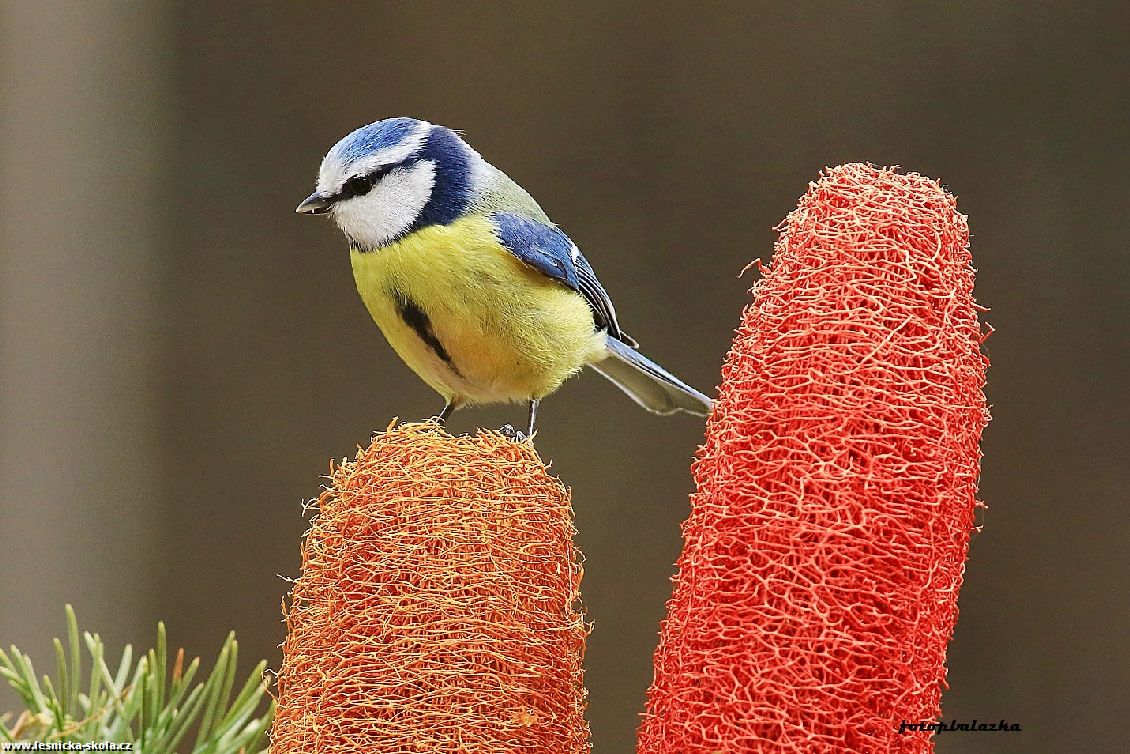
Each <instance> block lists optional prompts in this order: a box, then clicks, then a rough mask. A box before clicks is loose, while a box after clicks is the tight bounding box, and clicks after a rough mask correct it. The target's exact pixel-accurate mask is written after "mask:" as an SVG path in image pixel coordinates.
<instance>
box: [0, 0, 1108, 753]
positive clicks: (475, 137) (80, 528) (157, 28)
mask: <svg viewBox="0 0 1130 754" xmlns="http://www.w3.org/2000/svg"><path fill="white" fill-rule="evenodd" d="M1119 5H1120V4H1117V3H1108V4H1101V3H1093V4H1079V5H1074V4H1067V3H1063V4H1048V3H1035V4H1028V3H1024V4H1021V3H983V2H952V3H941V4H934V5H931V6H929V7H927V6H926V5H925V4H918V3H895V2H880V3H869V4H860V5H855V4H852V5H850V6H847V5H842V4H835V5H833V4H831V3H818V4H807V3H802V4H796V3H743V4H733V5H727V6H711V7H710V8H707V7H705V6H702V7H699V8H697V9H696V10H689V9H685V8H679V7H677V6H675V5H670V6H664V7H658V6H655V5H654V4H652V3H615V4H608V5H606V6H604V7H598V6H595V5H594V6H592V7H591V8H590V9H583V8H581V7H580V6H578V5H577V4H575V3H558V4H552V5H551V4H517V3H513V4H492V5H491V6H490V7H480V6H479V5H478V4H466V5H456V4H454V3H452V4H437V5H429V4H392V3H387V4H375V3H361V2H357V3H349V4H340V3H337V4H328V3H325V4H322V3H309V2H302V3H299V2H291V3H285V4H279V3H267V2H263V3H229V2H220V1H219V0H199V1H198V2H195V3H185V4H176V5H160V4H145V5H144V6H142V5H141V4H125V3H113V2H94V1H92V2H77V0H76V1H75V2H70V3H58V2H33V1H32V0H4V1H3V2H0V87H2V93H0V119H2V120H0V208H2V209H0V218H2V220H0V255H2V256H0V307H2V308H0V644H3V645H5V646H6V645H7V644H9V643H16V644H18V645H19V646H21V647H22V648H24V649H27V650H29V651H31V652H32V653H33V656H34V657H36V658H37V659H39V662H40V664H41V666H42V667H43V668H44V669H46V668H47V667H48V666H49V665H50V661H49V660H50V658H51V654H50V645H49V638H50V637H51V636H54V635H56V634H57V633H59V632H60V631H61V630H62V628H63V612H62V605H63V604H64V603H65V602H68V601H69V602H73V603H74V604H75V605H76V607H77V609H78V613H79V617H80V620H81V622H82V623H83V624H84V625H85V626H87V627H90V628H92V629H97V630H99V631H101V632H102V634H103V635H104V636H105V637H106V638H107V639H108V641H109V642H110V643H111V644H112V645H119V644H121V643H124V642H126V641H133V642H135V644H136V643H146V642H149V641H150V640H151V635H152V627H153V625H154V623H155V622H156V621H157V620H158V619H159V618H160V619H164V620H165V621H167V622H168V624H169V628H170V632H171V637H172V640H174V641H176V642H179V643H183V644H184V645H185V646H187V647H188V648H189V650H190V651H191V652H193V653H201V654H205V655H210V654H212V653H214V651H215V649H216V648H217V647H218V645H219V642H220V641H221V639H222V638H223V635H224V633H225V632H226V631H227V630H229V629H231V628H234V629H236V630H237V632H238V634H239V636H240V638H241V640H242V643H243V649H244V651H245V653H246V654H245V657H246V658H247V659H248V661H249V662H250V659H251V658H253V657H261V656H263V657H267V658H270V660H271V662H272V664H274V665H277V662H278V657H279V654H278V650H277V645H278V643H279V642H280V641H281V640H282V635H283V633H282V632H283V628H282V625H281V623H280V619H279V599H280V597H281V596H282V595H283V593H284V592H285V590H286V584H285V583H284V582H283V581H282V580H280V579H279V578H278V576H277V575H276V574H285V575H296V574H297V571H298V546H299V538H300V536H301V534H302V532H303V531H304V529H305V523H304V521H303V519H302V518H301V517H300V503H301V502H302V500H303V499H304V498H309V497H311V496H314V495H315V494H316V493H317V491H318V488H319V484H320V482H321V479H320V475H321V474H323V473H324V472H325V470H326V467H327V458H329V457H331V456H333V457H339V458H340V457H341V456H343V455H346V454H350V453H352V452H353V450H354V448H355V446H356V445H357V444H358V443H364V442H366V441H367V438H368V437H369V435H370V433H371V432H372V431H373V430H374V429H378V428H383V427H384V426H385V425H386V424H387V423H388V421H389V420H390V418H391V417H393V416H400V417H405V418H418V417H423V416H426V415H429V414H430V413H432V412H434V411H435V410H436V409H438V407H439V400H438V398H437V396H435V395H433V394H431V392H430V391H429V390H428V389H427V388H426V387H425V386H424V385H423V384H422V383H420V382H419V381H418V380H417V379H416V378H415V377H413V376H412V375H411V374H410V373H409V371H408V370H407V368H406V367H404V366H403V365H402V364H401V363H400V361H399V360H398V359H396V358H395V356H394V355H393V354H392V352H391V350H390V349H389V348H388V346H387V345H386V344H385V343H384V341H383V339H382V338H381V335H380V333H379V332H378V330H377V329H376V327H375V326H374V325H373V324H372V323H371V321H370V320H369V318H368V315H367V314H366V313H365V311H364V309H363V307H362V305H361V302H360V300H359V299H358V297H357V295H356V293H355V291H354V287H353V281H352V278H351V274H350V269H349V264H348V261H347V256H346V249H345V244H344V241H343V239H342V238H341V237H340V235H339V234H338V233H337V231H336V230H335V229H334V228H333V227H331V225H330V224H329V223H328V222H324V221H316V220H311V219H310V218H306V217H297V216H295V215H294V213H293V209H294V206H295V204H297V202H298V201H299V200H301V199H302V198H303V197H305V196H306V194H307V193H309V190H310V188H311V186H312V185H313V180H314V177H315V172H316V169H317V166H318V162H319V160H320V159H321V157H322V154H323V153H324V152H325V150H326V149H327V148H328V147H329V146H330V145H331V144H333V143H334V142H335V141H336V140H337V139H338V138H340V137H341V136H342V135H344V134H345V133H346V132H348V131H349V130H351V129H353V128H355V127H356V126H359V125H361V124H364V123H367V122H369V121H372V120H376V119H378V118H384V117H389V116H394V115H413V116H417V117H421V118H425V119H428V120H432V121H434V122H438V123H443V124H445V125H450V126H452V127H456V128H461V129H464V130H465V131H466V134H467V137H468V139H469V140H470V142H471V143H472V144H473V145H474V146H475V147H477V148H478V149H479V151H481V152H482V153H483V154H484V155H485V156H486V157H487V158H488V159H489V160H491V161H493V162H494V163H495V164H497V165H499V166H500V167H502V168H503V169H504V170H506V171H507V172H508V173H509V174H510V175H511V176H512V177H514V178H515V179H516V180H518V181H519V182H520V183H522V184H523V185H524V186H525V187H526V188H528V189H529V190H530V191H531V192H532V193H533V194H534V196H535V197H537V198H538V199H539V200H540V202H541V203H542V205H543V206H544V207H545V208H546V210H547V211H548V212H549V214H550V215H551V216H552V217H553V218H554V219H555V220H556V221H557V222H558V223H560V224H561V225H562V226H563V227H564V228H565V229H566V230H567V231H568V232H569V233H570V235H571V236H572V237H573V238H574V239H575V240H576V241H577V243H578V244H579V245H580V246H581V247H582V248H583V249H585V252H586V254H587V255H588V256H589V258H590V259H591V260H592V261H593V263H594V265H595V266H596V268H597V270H598V271H599V272H600V274H601V277H602V279H603V281H604V283H605V285H606V286H607V287H608V289H609V290H610V292H611V293H612V295H613V297H614V299H615V300H616V302H617V307H618V309H619V311H620V313H621V319H622V320H623V321H624V322H625V324H626V327H627V329H628V330H629V331H630V332H631V333H633V334H634V335H635V336H636V337H637V338H638V339H639V340H640V341H641V342H642V343H643V344H644V346H645V350H646V352H647V353H649V354H650V355H652V356H653V357H655V358H656V359H657V360H659V361H660V362H662V363H663V364H665V365H666V366H668V367H669V368H671V369H672V370H673V371H675V372H676V373H677V374H679V375H681V376H683V377H684V378H685V379H687V380H688V381H689V382H691V383H693V384H696V385H698V386H700V387H703V388H710V387H711V386H713V385H714V384H715V383H716V382H717V379H716V376H717V371H718V367H719V365H720V363H721V361H722V358H723V356H724V354H725V351H726V348H727V345H728V342H729V338H730V334H731V331H732V329H733V327H734V326H735V325H736V324H737V321H738V315H739V311H740V309H741V307H742V306H743V305H744V303H745V302H746V301H747V300H748V295H747V293H746V290H747V288H748V286H749V284H750V283H751V282H752V277H750V276H747V277H745V278H744V279H738V277H737V274H738V272H739V271H740V270H741V269H742V268H743V267H744V266H745V265H746V263H747V262H749V260H751V259H752V258H754V257H758V256H761V257H767V256H768V254H769V253H770V251H771V248H772V242H773V240H774V238H775V234H774V232H773V230H772V228H773V226H774V225H775V224H776V223H777V222H779V221H780V219H781V218H782V217H783V216H784V215H785V214H786V213H787V212H788V211H789V210H790V209H791V208H792V207H793V206H794V204H795V201H796V199H797V197H798V196H799V195H800V194H801V193H802V192H803V191H804V190H805V187H806V183H807V182H808V181H809V180H811V179H813V178H814V177H815V176H816V175H817V172H818V171H819V169H820V168H821V167H823V166H824V165H834V164H838V163H842V162H847V161H853V160H870V161H873V162H877V163H883V164H900V165H902V166H904V167H905V168H907V169H913V170H917V171H920V172H923V173H926V174H929V175H931V176H934V177H937V178H940V179H941V180H942V181H943V182H944V183H945V184H946V185H947V186H949V187H950V188H951V190H953V191H954V192H955V193H957V194H958V195H959V197H960V205H961V208H962V210H963V211H964V212H966V213H968V214H969V216H970V223H971V226H972V230H973V234H974V238H973V243H974V256H975V259H976V264H977V266H978V267H979V269H980V274H979V278H978V297H979V299H980V301H981V302H982V303H984V304H986V305H988V306H991V307H992V308H993V311H992V312H991V313H990V314H989V315H987V320H988V321H989V322H991V323H992V324H993V325H994V326H995V327H996V328H997V330H998V332H997V334H996V335H995V336H993V337H992V338H991V339H990V340H989V342H988V345H987V349H988V351H989V353H990V355H991V357H992V359H993V367H992V370H991V372H990V383H989V388H988V390H989V398H990V401H991V403H992V404H993V406H994V408H993V414H994V417H995V420H994V422H993V423H992V425H991V426H990V427H989V430H988V432H987V434H986V436H985V442H984V450H985V462H984V476H983V485H982V497H983V498H984V499H985V500H986V501H987V502H988V504H989V506H990V509H989V511H988V512H987V513H986V514H985V515H984V516H983V519H984V524H985V530H984V533H983V534H981V535H980V536H978V537H976V539H975V540H974V542H973V547H972V555H971V558H970V561H969V566H968V572H967V578H968V581H967V584H966V587H965V590H964V592H963V593H962V596H961V610H962V612H961V619H960V622H959V625H958V630H957V636H956V638H955V640H954V642H953V644H952V648H951V671H950V680H951V684H952V690H950V691H949V692H948V693H947V694H946V696H945V700H944V702H945V714H946V716H947V718H949V717H956V718H959V719H970V718H978V719H981V720H987V719H991V720H997V719H999V718H1005V719H1007V720H1009V721H1015V722H1019V723H1021V724H1022V725H1023V727H1024V731H1025V732H1024V733H1022V734H1012V735H1005V734H980V735H970V734H957V733H954V734H950V735H946V736H943V737H942V739H941V740H940V741H939V744H938V751H939V752H947V753H949V754H957V753H958V752H987V751H999V752H1063V751H1089V752H1114V751H1124V750H1125V733H1124V731H1122V730H1121V719H1122V715H1123V714H1124V713H1125V712H1126V710H1127V709H1128V708H1130V684H1128V683H1127V681H1128V678H1127V675H1128V671H1127V668H1128V667H1130V650H1128V644H1127V641H1126V638H1127V628H1128V625H1130V621H1128V617H1130V615H1128V613H1130V605H1128V600H1127V586H1128V579H1127V574H1128V573H1130V568H1128V566H1130V556H1128V554H1127V553H1128V551H1130V547H1127V540H1128V537H1130V521H1128V518H1127V511H1126V508H1127V506H1126V503H1127V493H1126V490H1127V488H1128V486H1130V471H1128V469H1127V457H1128V451H1130V430H1128V427H1130V415H1128V414H1130V411H1128V408H1127V407H1128V405H1130V404H1128V402H1127V400H1126V397H1125V389H1126V386H1127V384H1128V383H1130V373H1128V371H1130V370H1128V369H1127V366H1128V355H1127V350H1128V349H1127V340H1128V339H1127V335H1128V332H1127V330H1128V326H1127V325H1128V319H1130V318H1128V316H1127V301H1128V300H1130V261H1128V260H1130V255H1128V254H1127V251H1126V246H1125V239H1126V237H1127V235H1128V233H1130V221H1128V218H1130V191H1128V186H1130V183H1128V181H1127V175H1128V174H1130V151H1128V150H1127V147H1126V134H1127V127H1128V126H1130V117H1128V113H1127V101H1128V100H1127V92H1128V91H1130V76H1128V72H1130V54H1128V53H1127V48H1126V39H1127V28H1128V24H1127V21H1128V19H1127V16H1126V14H1125V13H1124V12H1122V11H1121V10H1118V9H1117V6H1119ZM521 412H522V409H521V408H515V409H511V410H505V409H503V410H479V411H466V412H463V413H462V414H460V415H458V416H457V418H456V419H455V420H454V422H453V427H454V429H455V430H459V431H465V430H468V429H470V428H471V427H473V426H475V425H476V424H483V425H487V426H498V425H499V424H501V423H502V422H504V421H516V420H518V419H520V418H521V416H522V413H521ZM540 418H541V421H540V428H541V433H540V435H539V437H538V448H539V450H540V451H541V453H542V454H543V456H544V457H545V458H547V459H552V461H553V468H554V470H555V472H556V473H558V474H559V475H560V476H561V477H562V478H563V479H564V480H565V481H566V482H567V483H568V484H570V485H571V486H572V487H573V491H574V498H575V504H576V509H577V518H578V526H579V528H580V543H581V545H582V547H583V548H584V550H585V552H586V554H587V556H588V562H587V566H586V571H587V572H586V580H585V589H584V591H585V602H586V604H587V607H588V610H589V611H590V615H591V618H592V620H593V621H595V623H596V631H595V633H594V634H593V636H592V638H591V643H590V645H589V654H588V661H587V665H588V669H589V670H588V685H589V688H590V691H591V707H590V718H591V720H592V728H593V737H594V744H595V751H596V752H597V754H612V753H619V752H629V751H631V750H632V749H633V742H634V729H635V726H636V723H637V720H638V717H637V716H638V713H639V712H640V710H641V709H642V705H643V699H644V690H645V688H646V687H647V685H648V682H649V680H650V677H651V667H650V656H651V652H652V650H653V648H654V644H655V640H656V629H657V624H658V621H659V619H660V617H661V615H662V613H663V604H664V600H665V599H666V598H667V597H668V596H669V592H670V584H669V583H668V580H667V578H668V576H669V575H670V574H671V572H672V566H671V564H672V563H673V561H674V559H675V557H676V555H677V553H678V550H679V546H680V537H679V523H680V521H681V520H682V519H683V518H684V517H685V515H686V512H687V502H686V499H687V498H686V495H687V493H688V492H689V490H690V476H689V472H688V462H689V461H690V458H691V456H692V453H693V451H694V449H695V446H696V444H697V443H698V442H699V441H700V439H701V431H702V424H701V421H698V420H695V419H692V418H688V417H685V416H679V417H673V418H668V419H663V418H657V417H653V416H650V415H648V414H645V413H644V412H642V411H640V410H639V409H638V408H636V406H635V405H634V404H632V403H631V402H629V401H628V400H627V399H625V398H624V397H623V396H622V395H621V394H620V393H619V392H618V391H617V390H615V389H614V388H613V387H612V386H610V385H608V384H606V383H604V382H603V381H602V380H600V379H599V378H598V377H596V376H595V375H591V374H590V375H586V376H584V377H582V378H581V379H578V380H576V381H574V382H572V383H570V384H569V385H568V386H567V387H565V388H564V389H563V390H562V391H561V393H560V394H558V395H557V396H556V397H554V398H553V399H551V400H550V401H547V403H546V404H545V406H544V408H543V412H542V415H541V417H540ZM145 646H148V644H145ZM248 667H249V664H248ZM10 698H11V697H10V696H7V695H5V696H2V697H0V700H3V701H4V702H8V701H9V700H10ZM3 706H8V705H7V704H5V705H3ZM986 736H988V737H986Z"/></svg>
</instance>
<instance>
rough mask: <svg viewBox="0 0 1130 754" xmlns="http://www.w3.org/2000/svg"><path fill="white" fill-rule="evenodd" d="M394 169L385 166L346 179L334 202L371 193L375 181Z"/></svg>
mask: <svg viewBox="0 0 1130 754" xmlns="http://www.w3.org/2000/svg"><path fill="white" fill-rule="evenodd" d="M395 167H397V166H396V165H385V166H383V167H379V168H377V169H376V170H374V171H372V172H370V173H366V174H365V175H355V176H353V177H352V178H348V179H346V181H345V183H344V184H343V185H342V187H341V191H339V192H338V193H337V195H335V196H334V200H335V201H336V200H339V199H352V198H353V197H355V196H364V195H365V194H367V193H369V192H370V191H372V189H373V186H375V185H376V183H377V181H379V180H380V179H381V178H384V177H385V176H386V175H388V174H389V173H390V172H391V171H392V170H393V168H395Z"/></svg>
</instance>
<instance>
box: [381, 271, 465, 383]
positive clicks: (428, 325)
mask: <svg viewBox="0 0 1130 754" xmlns="http://www.w3.org/2000/svg"><path fill="white" fill-rule="evenodd" d="M393 298H394V299H395V300H396V311H397V313H398V314H400V319H402V320H403V321H404V324H406V325H408V326H409V327H411V328H412V331H413V332H414V333H416V335H417V336H419V338H420V340H422V341H424V345H426V346H427V347H428V348H430V349H432V352H433V353H434V354H435V355H436V356H438V357H439V358H440V360H441V361H442V362H443V363H444V364H447V366H448V367H450V369H451V371H452V372H455V374H456V375H457V376H459V377H462V376H463V375H462V374H460V373H459V368H458V367H456V366H455V362H454V361H452V360H451V354H449V353H448V352H447V349H446V348H444V347H443V343H441V342H440V340H439V338H437V337H436V333H435V330H433V329H432V321H431V320H430V319H428V315H427V314H425V313H424V310H423V309H421V308H420V306H419V304H417V303H416V302H415V301H413V300H412V299H410V298H408V296H407V295H406V294H405V293H404V292H403V291H393Z"/></svg>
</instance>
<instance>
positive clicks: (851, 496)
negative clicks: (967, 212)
mask: <svg viewBox="0 0 1130 754" xmlns="http://www.w3.org/2000/svg"><path fill="white" fill-rule="evenodd" d="M780 230H781V236H780V240H779V241H778V242H777V245H776V248H775V252H774V256H773V262H772V266H771V269H767V270H765V277H764V279H763V280H762V281H761V282H760V283H758V285H757V286H756V287H755V289H754V292H753V293H754V297H753V302H752V304H751V305H750V306H749V307H748V308H747V309H746V311H745V313H744V316H743V321H742V325H741V327H740V329H739V330H738V332H737V335H736V337H735V340H734V344H733V348H732V350H731V351H730V354H729V356H728V358H727V361H726V364H725V366H724V368H723V372H722V388H721V395H720V399H719V401H718V404H717V406H716V408H715V410H714V412H713V415H712V416H711V418H710V421H709V423H708V427H707V439H706V443H705V445H704V446H703V448H702V449H701V450H700V453H699V457H698V459H697V461H696V462H695V465H694V476H695V480H696V484H697V492H696V493H695V494H694V496H693V498H692V510H691V515H690V517H689V519H688V520H687V521H686V523H685V524H684V527H683V534H684V537H685V547H684V550H683V553H682V555H681V557H680V558H679V562H678V576H677V577H676V579H675V589H674V594H673V596H672V598H671V600H670V602H669V603H668V605H667V610H668V615H667V618H666V620H665V621H664V623H663V626H662V629H661V635H660V643H659V648H658V649H657V651H656V654H655V680H654V683H653V684H652V687H651V689H650V690H649V692H648V703H647V712H646V714H645V716H644V721H643V724H642V727H641V729H640V732H639V751H640V752H641V754H716V753H721V752H726V753H730V752H836V753H837V754H841V753H843V752H857V753H858V752H884V753H885V752H928V751H932V750H933V743H932V739H931V735H930V734H929V733H926V732H903V733H900V731H899V725H900V722H901V721H903V720H906V721H909V722H914V723H917V722H923V721H933V720H935V719H937V717H938V715H939V714H940V697H941V690H942V687H943V686H944V684H945V674H946V669H945V656H946V644H947V642H948V640H949V638H950V636H951V635H952V633H953V628H954V623H955V621H956V619H957V595H958V588H959V587H960V586H961V581H962V576H963V571H964V563H965V558H966V553H967V549H968V544H969V536H970V533H971V531H972V530H973V520H974V510H975V507H976V506H977V505H978V503H977V500H976V489H977V479H978V473H979V465H980V449H979V443H980V438H981V431H982V429H983V428H984V426H985V424H986V422H987V421H988V412H987V410H986V406H985V398H984V395H983V392H982V388H983V386H984V380H985V369H986V366H987V360H986V359H985V357H984V356H983V355H982V353H981V350H980V346H981V342H982V341H983V340H984V337H983V335H982V332H981V328H980V325H979V323H978V321H977V310H978V307H977V306H976V304H975V302H974V299H973V269H972V267H971V265H970V263H971V257H970V254H969V248H968V239H969V232H968V227H967V225H966V220H965V217H964V216H963V215H961V214H959V213H958V212H957V209H956V202H955V200H954V198H953V197H952V196H951V195H949V194H948V193H946V192H945V190H943V189H942V187H941V186H940V185H939V184H938V183H937V182H935V181H932V180H930V179H928V178H925V177H923V176H920V175H917V174H914V173H910V174H905V175H904V174H899V173H896V172H895V171H893V170H889V169H879V168H875V167H872V166H869V165H861V164H852V165H845V166H842V167H838V168H835V169H832V170H827V171H825V172H824V173H823V174H822V176H821V178H820V180H819V181H817V182H816V183H813V184H811V185H810V187H809V190H808V193H807V194H806V195H805V196H804V197H803V198H802V199H801V202H800V204H799V206H798V207H797V209H796V210H795V211H794V212H793V213H791V214H790V215H789V217H788V218H787V219H786V221H785V222H784V224H783V225H782V226H781V228H780Z"/></svg>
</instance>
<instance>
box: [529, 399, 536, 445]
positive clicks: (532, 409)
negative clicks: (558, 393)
mask: <svg viewBox="0 0 1130 754" xmlns="http://www.w3.org/2000/svg"><path fill="white" fill-rule="evenodd" d="M537 417H538V399H537V398H531V399H530V423H529V426H528V427H527V428H526V437H533V436H534V422H535V421H536V420H537Z"/></svg>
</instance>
